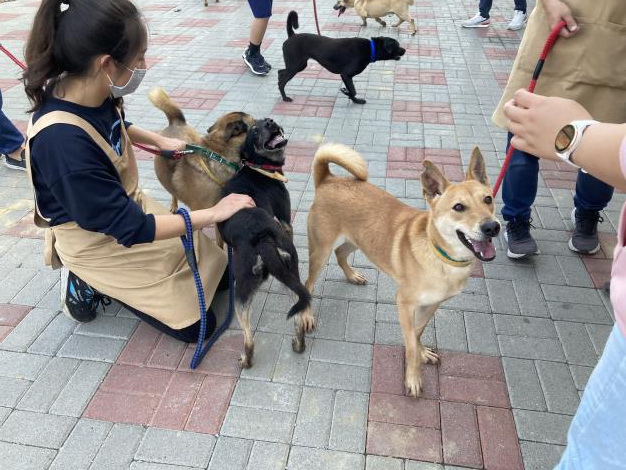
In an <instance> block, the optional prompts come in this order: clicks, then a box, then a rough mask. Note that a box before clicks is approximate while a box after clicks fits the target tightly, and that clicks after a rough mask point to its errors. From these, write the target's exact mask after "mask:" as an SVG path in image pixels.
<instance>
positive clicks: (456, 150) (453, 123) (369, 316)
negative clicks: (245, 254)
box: [0, 0, 624, 470]
mask: <svg viewBox="0 0 626 470" xmlns="http://www.w3.org/2000/svg"><path fill="white" fill-rule="evenodd" d="M202 3H203V2H202V0H181V1H180V2H178V3H177V2H173V1H171V0H170V1H167V0H141V1H138V4H139V5H141V8H142V10H143V12H144V14H145V17H146V18H147V20H148V22H149V25H150V35H151V40H150V50H149V53H148V62H149V65H150V70H149V72H148V74H147V76H146V80H145V83H144V84H142V86H141V87H140V89H139V91H138V92H137V93H135V94H134V95H133V96H131V97H130V98H128V99H127V108H128V117H129V119H130V120H131V121H132V122H135V123H137V124H140V125H141V126H143V127H146V128H149V129H159V128H162V127H163V126H164V125H165V119H164V117H163V116H162V114H161V113H160V112H155V110H154V108H153V107H152V106H151V104H150V103H149V101H148V99H147V92H148V90H149V89H150V88H151V87H152V86H154V85H157V84H158V85H161V86H163V87H165V88H166V89H167V90H168V92H170V94H171V95H172V96H173V97H174V98H175V100H176V101H177V102H179V103H180V104H181V105H182V107H183V108H184V109H185V114H186V116H187V118H188V122H190V123H192V124H193V125H194V126H197V127H198V128H199V129H206V128H208V127H209V126H210V125H211V124H212V122H213V121H214V120H215V119H216V118H217V117H218V116H219V115H221V114H222V113H224V112H227V111H234V110H243V111H246V112H248V113H251V114H253V115H254V116H257V117H264V116H271V117H272V118H273V119H275V120H276V121H278V122H279V123H280V124H282V125H283V126H284V128H285V130H286V132H287V134H288V135H289V138H290V143H289V146H288V176H289V179H290V182H289V184H288V187H289V189H290V193H291V197H292V204H293V207H294V209H295V214H294V228H295V241H296V245H297V247H298V250H299V253H300V258H301V260H302V261H306V260H307V242H306V217H307V211H308V208H309V206H310V204H311V201H312V198H313V189H312V181H310V178H309V166H310V162H311V159H312V156H313V153H314V151H315V149H316V147H317V145H318V144H317V142H319V141H320V139H321V138H324V139H325V140H326V141H336V142H342V143H345V144H348V145H351V146H354V147H355V148H356V149H357V150H358V151H360V152H362V153H363V155H364V156H365V157H366V159H367V160H368V162H369V169H370V175H371V180H372V182H374V183H375V184H377V185H379V186H380V187H383V188H386V189H387V190H388V191H389V192H391V193H392V194H393V195H395V196H397V197H399V198H401V199H402V200H404V201H406V202H407V203H408V204H411V205H414V206H417V207H423V206H424V202H423V200H422V199H421V188H420V184H419V174H420V171H421V162H422V161H423V159H424V158H429V159H431V160H433V161H435V162H436V163H437V164H439V165H440V166H441V167H442V168H443V169H444V171H445V173H446V174H447V175H448V176H449V177H450V178H451V179H454V180H458V179H460V178H461V177H462V174H463V173H462V170H463V166H464V164H465V163H466V162H467V161H468V159H469V155H470V152H471V150H472V148H473V147H474V146H475V145H479V146H480V148H481V149H482V151H483V153H484V154H485V156H486V158H487V161H488V166H489V172H490V174H491V176H492V178H495V176H496V175H497V173H498V170H499V166H500V162H501V161H502V159H503V158H504V152H503V150H504V144H505V133H504V132H503V131H502V130H500V129H497V128H495V127H494V126H493V125H492V124H491V122H490V115H491V113H492V111H493V109H494V107H495V105H496V103H497V102H498V100H499V96H500V93H501V91H502V88H503V86H504V84H505V83H506V80H507V75H508V71H509V70H510V67H511V65H512V61H513V59H514V57H515V53H516V49H517V46H518V44H519V40H520V34H518V33H517V32H511V31H507V30H506V29H505V28H506V24H507V22H508V19H509V18H510V16H511V14H512V7H513V5H512V2H500V3H497V4H496V5H494V10H493V16H492V18H493V25H492V26H491V27H490V28H488V29H477V30H467V29H462V28H461V27H460V22H461V20H463V19H466V18H467V17H469V16H471V15H473V14H474V10H475V3H476V2H475V1H461V0H448V1H445V2H442V1H436V0H417V1H416V5H415V6H413V7H411V11H412V12H414V13H415V16H416V22H417V27H418V35H417V36H415V37H411V36H409V34H408V28H407V27H406V25H403V26H402V27H401V28H400V30H399V31H398V30H397V29H393V28H391V27H387V28H380V27H379V26H378V25H377V24H376V23H374V22H373V21H372V20H370V21H369V23H370V24H369V25H368V26H367V27H363V28H362V27H360V20H359V19H358V18H357V17H356V16H355V14H354V13H350V12H348V13H347V14H346V15H344V16H342V17H341V18H337V17H336V16H335V12H334V11H333V10H332V9H331V3H330V1H325V2H318V7H319V13H320V26H321V28H322V30H323V33H324V34H326V35H329V36H334V37H349V36H355V35H359V36H362V37H370V36H374V35H380V34H386V35H390V36H392V37H396V38H398V39H399V40H400V41H401V42H402V43H403V44H404V45H405V47H407V49H408V52H407V54H406V56H405V57H403V58H402V60H400V61H399V62H380V63H376V64H373V65H371V66H370V67H369V68H368V69H367V70H366V71H365V72H364V73H363V74H362V75H360V76H359V77H357V78H356V79H355V85H356V88H357V91H358V92H359V94H360V95H361V96H363V97H365V98H366V99H367V100H368V103H367V104H366V105H364V106H359V105H354V104H352V103H351V102H349V100H348V99H347V98H346V97H345V96H344V95H342V94H341V93H339V92H338V88H339V87H340V86H341V83H340V80H338V77H337V76H334V75H332V74H330V73H328V72H326V71H324V70H321V69H320V67H319V66H318V65H317V64H314V63H311V64H310V66H309V68H308V69H307V70H306V71H305V72H303V73H301V74H299V75H298V76H297V77H296V78H295V79H294V80H292V81H291V82H290V83H289V85H288V87H287V91H288V94H289V95H291V96H293V97H294V98H295V100H294V103H283V102H282V101H280V95H279V93H278V89H277V85H276V83H277V76H276V73H277V72H276V71H277V70H278V69H279V68H281V67H282V53H281V45H282V42H283V41H284V39H285V38H286V32H285V18H286V14H287V12H288V11H289V10H290V9H291V8H294V9H297V10H298V11H299V14H300V24H301V29H300V30H301V31H306V32H313V31H314V22H313V18H312V7H311V3H310V2H309V1H308V0H307V1H292V2H289V3H287V2H275V3H276V7H275V16H274V17H273V19H272V21H271V22H270V26H269V30H268V34H267V39H266V41H265V43H264V46H263V47H264V54H265V56H266V58H267V60H268V61H269V62H270V63H271V64H272V65H273V70H272V72H271V74H270V75H269V76H268V77H256V76H253V75H252V74H250V73H249V72H248V70H247V68H246V67H245V66H244V65H243V63H242V60H241V58H240V56H241V52H242V50H243V48H244V47H245V45H246V44H247V30H248V24H249V21H250V19H251V15H250V13H249V8H248V5H247V3H246V2H245V1H243V0H221V1H220V3H218V4H214V3H212V2H210V4H209V7H208V8H204V7H203V5H202ZM38 4H39V2H37V1H30V2H29V1H24V0H17V1H15V2H10V3H0V41H1V42H2V44H3V45H4V46H5V47H7V48H8V49H9V50H11V51H12V52H13V53H14V54H16V55H17V56H18V57H21V56H22V51H23V46H24V41H25V39H26V37H27V34H28V32H29V25H30V23H31V22H32V18H33V16H34V13H35V10H36V8H37V6H38ZM522 33H523V31H522ZM548 60H549V59H548ZM18 76H19V70H18V69H17V67H16V66H14V65H13V63H12V62H10V61H9V60H8V59H7V58H6V57H4V56H0V88H1V89H2V92H3V98H4V111H5V112H6V114H7V115H9V116H10V117H11V118H12V119H14V120H15V121H16V123H17V124H18V125H19V126H20V127H21V128H22V129H24V128H25V125H26V120H27V119H28V116H27V114H26V113H25V110H26V109H27V101H26V98H25V95H24V92H23V89H22V87H21V85H20V84H19V83H18V81H17V78H18ZM139 156H140V158H141V161H140V162H139V164H140V173H141V183H142V186H143V188H145V189H146V191H147V192H148V193H149V194H151V195H152V196H154V197H156V198H157V199H159V200H161V201H163V203H164V204H168V203H169V198H168V195H167V194H166V193H165V191H164V190H163V189H162V188H161V187H160V185H159V183H158V181H157V180H156V178H155V176H154V172H153V167H152V161H151V158H150V156H149V155H148V154H145V153H139ZM574 176H575V174H574V173H573V172H572V171H570V169H569V168H565V167H563V166H561V165H556V164H554V165H543V170H542V179H541V181H540V189H539V196H538V198H537V201H536V206H535V209H534V214H533V219H534V222H533V223H534V225H535V226H536V230H535V235H536V237H537V239H538V243H539V246H540V249H541V254H540V255H538V256H536V257H534V258H533V259H531V260H527V261H520V262H512V261H510V260H508V259H507V258H506V256H505V254H504V251H503V250H502V249H501V248H502V245H501V242H500V241H498V248H499V249H500V251H499V254H498V257H497V259H496V260H494V261H493V262H492V263H486V264H484V265H482V266H479V267H478V268H477V269H476V270H475V272H474V275H473V277H472V278H471V279H470V281H469V283H468V285H467V288H466V289H465V291H464V292H463V294H461V295H460V296H458V297H456V298H455V299H452V300H451V301H449V302H447V303H446V304H445V305H444V306H443V307H442V308H441V309H440V310H439V311H438V312H437V315H436V317H435V319H434V321H432V322H431V325H430V326H429V327H428V328H427V330H426V333H425V338H426V341H425V342H426V343H427V344H428V345H430V346H433V347H436V348H438V350H439V351H440V352H442V364H441V365H440V366H439V367H434V366H430V367H427V368H426V371H425V377H426V389H425V392H424V396H423V397H422V398H420V399H419V400H414V399H409V398H407V397H405V396H404V395H403V390H402V368H403V349H402V335H401V331H400V326H399V324H398V320H397V314H396V311H395V306H394V286H393V283H392V282H391V280H390V279H389V278H388V277H386V276H385V275H383V274H381V273H379V272H378V271H377V270H376V269H374V267H373V266H372V265H371V264H370V263H369V262H368V261H367V260H366V259H365V258H364V256H363V255H362V254H360V253H357V254H356V255H355V256H354V263H355V265H356V266H358V267H359V269H360V270H361V271H362V272H363V273H364V274H365V276H366V277H367V279H368V281H369V283H368V285H367V286H353V285H349V284H347V283H346V282H344V280H343V278H342V274H341V271H340V269H339V268H338V266H337V265H336V264H335V261H334V260H331V264H330V265H329V266H328V268H327V269H326V270H325V273H324V275H323V276H321V279H320V281H319V282H318V285H317V287H316V291H315V299H314V304H315V309H316V316H317V318H318V328H317V331H316V332H315V333H314V334H312V335H310V336H311V337H310V339H309V341H308V343H307V346H308V347H307V350H306V351H305V353H304V354H302V355H296V354H295V353H293V352H292V350H291V338H292V336H291V335H292V331H293V327H292V324H291V322H287V321H285V311H286V308H287V306H288V305H289V302H290V297H289V296H288V295H287V294H286V291H285V290H284V289H283V288H282V287H281V286H280V285H278V284H277V283H276V282H271V283H268V284H267V285H266V286H265V288H264V289H263V290H262V292H260V293H259V294H258V296H257V298H256V300H255V302H254V305H253V311H254V315H253V319H254V323H253V326H254V328H255V331H256V345H257V348H256V353H257V355H256V358H255V359H256V363H255V365H254V367H253V368H251V369H249V370H246V371H243V372H241V371H240V369H239V367H238V365H237V357H238V355H239V351H240V349H241V343H242V336H241V334H240V330H239V329H238V327H237V325H231V328H230V330H229V331H228V333H227V335H226V336H225V337H224V338H222V339H221V340H220V341H219V342H218V344H216V346H215V347H214V349H213V350H212V351H211V352H210V354H209V355H208V356H207V358H205V360H204V362H203V363H202V366H201V367H200V368H199V369H196V370H194V371H191V370H190V369H189V359H190V357H191V354H192V349H191V348H190V347H187V345H185V344H183V343H180V342H176V341H174V340H171V339H169V338H167V337H164V336H162V335H160V334H159V333H157V332H156V331H155V330H153V329H151V328H150V327H148V326H147V325H145V324H142V323H139V322H138V321H137V320H136V319H135V318H134V317H133V316H132V314H130V313H129V312H127V311H126V310H124V309H122V308H120V307H119V306H111V307H109V308H107V310H106V312H105V313H104V314H101V315H99V316H98V318H97V319H96V320H95V321H94V322H92V323H89V324H84V325H77V324H75V323H73V322H71V321H69V320H68V319H67V318H66V317H64V316H63V315H62V314H61V313H60V312H59V297H60V292H59V290H60V288H59V273H58V272H56V271H54V272H53V271H51V270H49V269H46V268H45V267H44V266H43V262H42V241H41V232H40V231H39V230H37V229H36V228H35V227H34V226H33V224H32V209H33V203H32V200H31V192H30V189H29V188H28V185H27V182H26V179H25V175H24V174H22V173H18V172H14V171H11V170H8V169H6V168H4V167H1V168H0V195H1V196H2V197H1V199H2V200H3V201H4V203H3V207H2V208H1V209H0V279H1V282H0V462H2V463H1V464H0V467H2V468H6V469H11V470H15V469H28V470H33V469H39V468H41V469H45V468H51V469H63V470H65V469H70V468H72V469H107V470H109V469H126V468H131V469H134V470H148V469H150V470H157V469H159V470H165V469H168V470H173V469H192V468H209V469H210V470H229V469H250V470H265V469H276V470H278V469H285V468H289V469H290V470H301V469H307V470H308V469H320V470H322V469H323V470H358V469H367V470H403V469H404V470H418V469H419V470H426V469H428V470H435V469H442V468H444V466H445V468H446V469H453V468H455V469H456V468H461V467H469V468H489V469H495V468H498V469H522V468H526V469H550V468H552V467H553V465H554V464H555V463H556V462H557V461H558V458H559V456H560V454H561V452H562V450H563V445H564V444H565V442H566V432H567V428H568V425H569V423H570V420H571V417H572V415H573V414H574V412H575V411H576V407H577V406H578V403H579V399H580V396H581V394H582V391H583V389H584V387H585V383H586V381H587V379H588V377H589V374H590V373H591V370H592V368H593V366H594V365H595V364H596V362H597V359H598V356H599V354H600V353H601V352H602V348H603V345H604V343H605V341H606V338H607V335H608V333H609V331H610V329H611V325H612V323H613V319H612V314H611V311H610V306H609V303H608V298H607V296H606V295H605V293H604V292H603V291H602V289H601V288H602V286H603V285H604V284H605V283H606V281H607V280H608V275H609V267H610V256H611V253H612V246H613V237H614V233H615V227H616V224H617V219H618V210H619V208H620V206H621V204H622V203H623V201H624V196H623V195H616V196H615V198H614V200H613V201H612V202H611V204H610V205H609V207H608V208H607V210H606V211H605V212H604V214H603V218H604V223H603V224H602V225H601V230H602V232H603V233H602V250H601V251H600V252H599V253H598V254H597V255H595V256H591V257H584V258H583V257H579V256H578V255H576V254H574V253H572V252H571V251H570V250H569V249H568V247H567V240H568V238H569V230H570V229H571V222H570V220H569V217H570V212H571V209H572V205H573V202H572V197H571V194H572V188H573V180H574ZM302 272H305V264H304V263H303V265H302Z"/></svg>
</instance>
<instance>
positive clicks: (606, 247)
mask: <svg viewBox="0 0 626 470" xmlns="http://www.w3.org/2000/svg"><path fill="white" fill-rule="evenodd" d="M598 236H599V237H600V246H602V251H604V252H605V253H606V255H607V258H609V259H613V252H614V251H615V246H616V245H617V236H616V235H615V234H614V233H606V232H598ZM583 258H584V257H583Z"/></svg>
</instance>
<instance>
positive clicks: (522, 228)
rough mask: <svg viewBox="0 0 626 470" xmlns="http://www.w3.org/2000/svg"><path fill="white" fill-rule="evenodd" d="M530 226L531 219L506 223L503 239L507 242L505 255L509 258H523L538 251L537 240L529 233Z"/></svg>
mask: <svg viewBox="0 0 626 470" xmlns="http://www.w3.org/2000/svg"><path fill="white" fill-rule="evenodd" d="M531 227H532V225H531V220H519V221H511V222H508V223H507V224H506V231H505V232H504V239H505V240H506V243H507V252H506V255H507V256H508V257H509V258H512V259H519V258H525V257H526V256H530V255H536V254H537V253H538V252H539V248H538V247H537V242H536V241H535V239H534V238H533V237H532V235H531V234H530V228H531Z"/></svg>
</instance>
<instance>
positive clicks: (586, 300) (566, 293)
mask: <svg viewBox="0 0 626 470" xmlns="http://www.w3.org/2000/svg"><path fill="white" fill-rule="evenodd" d="M541 288H542V289H543V294H544V297H545V298H546V300H547V301H552V302H568V303H574V304H583V305H602V300H600V296H599V295H598V292H597V291H596V289H584V288H582V287H569V286H552V285H549V284H544V285H542V286H541Z"/></svg>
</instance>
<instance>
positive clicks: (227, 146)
mask: <svg viewBox="0 0 626 470" xmlns="http://www.w3.org/2000/svg"><path fill="white" fill-rule="evenodd" d="M149 97H150V101H152V103H153V104H154V105H155V106H156V107H157V108H159V109H160V110H161V111H163V112H164V113H165V116H167V120H168V122H169V125H168V126H167V127H166V128H165V129H163V130H162V131H161V134H162V135H164V136H166V137H171V138H176V139H180V140H184V141H185V142H187V143H193V144H198V145H201V146H203V147H204V148H207V149H209V150H212V151H213V152H215V153H217V154H219V155H221V156H222V157H224V158H225V159H226V160H228V161H230V162H233V163H240V162H241V157H240V153H239V149H240V147H241V145H242V144H243V143H244V142H245V140H246V136H247V134H248V130H249V129H250V128H251V127H252V126H253V125H254V122H255V120H254V118H253V117H252V116H250V115H249V114H246V113H241V112H234V113H228V114H225V115H223V116H221V117H220V118H219V119H218V120H217V121H215V124H213V125H212V126H211V127H210V128H209V129H208V130H207V134H206V135H204V136H201V135H200V134H199V133H198V132H197V131H196V130H195V129H194V128H193V127H191V126H189V125H188V124H187V122H186V121H185V116H184V115H183V112H182V111H181V110H180V108H179V107H178V106H176V104H175V103H174V102H173V101H172V99H171V98H170V97H169V96H168V94H167V93H166V92H165V90H163V89H162V88H153V89H152V90H150V95H149ZM207 168H208V170H209V171H210V174H207V171H206V169H207ZM154 171H155V172H156V175H157V177H158V178H159V181H160V182H161V184H162V185H163V187H164V188H165V189H166V190H167V191H168V192H169V193H170V194H171V195H172V205H171V207H170V210H172V212H174V211H175V210H176V208H177V207H178V201H179V200H180V201H182V202H183V203H185V204H186V205H187V206H189V208H190V209H191V210H197V209H206V208H208V207H212V206H214V205H215V204H216V203H217V202H218V201H219V200H220V197H221V191H222V186H223V183H226V181H228V180H229V179H230V178H231V177H232V176H233V175H234V171H233V170H232V169H231V168H229V167H226V166H225V165H222V164H220V163H218V162H215V161H213V160H210V159H208V158H206V157H203V156H202V155H199V154H195V153H194V154H190V155H186V156H184V157H183V158H181V159H179V160H168V159H166V158H164V157H162V156H157V157H155V159H154ZM216 180H217V181H219V182H220V183H221V185H220V184H218V182H217V181H216Z"/></svg>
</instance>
